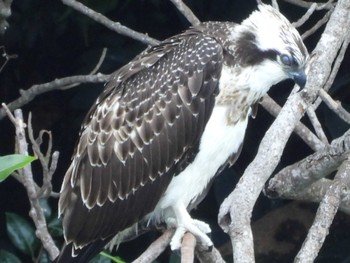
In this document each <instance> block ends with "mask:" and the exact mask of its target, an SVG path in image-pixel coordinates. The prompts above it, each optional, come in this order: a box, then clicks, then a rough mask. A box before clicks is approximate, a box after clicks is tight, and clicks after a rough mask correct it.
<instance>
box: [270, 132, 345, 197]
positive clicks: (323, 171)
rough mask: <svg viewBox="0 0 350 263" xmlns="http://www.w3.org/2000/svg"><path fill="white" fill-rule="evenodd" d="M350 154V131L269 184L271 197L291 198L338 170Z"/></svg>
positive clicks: (280, 173)
mask: <svg viewBox="0 0 350 263" xmlns="http://www.w3.org/2000/svg"><path fill="white" fill-rule="evenodd" d="M349 154H350V130H348V131H347V132H346V133H344V135H343V136H341V137H339V138H338V139H335V140H334V141H333V142H332V143H331V144H330V145H327V146H326V147H325V148H324V149H322V150H320V151H318V152H316V153H314V154H312V155H309V156H308V157H306V158H305V159H303V160H301V161H299V162H297V163H295V164H292V165H290V166H287V167H285V168H284V169H283V170H281V171H280V172H279V173H278V174H276V175H275V176H274V177H273V178H272V179H270V181H269V182H268V184H267V186H266V189H265V192H266V194H267V195H268V196H269V197H273V198H276V197H283V198H285V197H287V196H288V197H290V196H291V195H293V196H295V195H297V194H298V193H300V192H301V191H302V190H304V189H305V188H307V187H309V186H310V185H311V184H313V183H314V182H316V181H317V180H319V179H321V178H324V177H326V176H328V175H329V174H330V173H332V172H333V171H335V170H337V168H338V167H339V165H340V164H341V163H342V162H344V160H345V159H346V158H347V156H348V155H349Z"/></svg>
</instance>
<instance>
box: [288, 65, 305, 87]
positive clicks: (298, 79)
mask: <svg viewBox="0 0 350 263" xmlns="http://www.w3.org/2000/svg"><path fill="white" fill-rule="evenodd" d="M289 77H290V78H291V79H293V80H294V82H295V83H296V84H297V85H298V86H299V87H300V88H304V87H305V84H306V74H305V71H304V69H299V70H298V71H292V72H290V73H289Z"/></svg>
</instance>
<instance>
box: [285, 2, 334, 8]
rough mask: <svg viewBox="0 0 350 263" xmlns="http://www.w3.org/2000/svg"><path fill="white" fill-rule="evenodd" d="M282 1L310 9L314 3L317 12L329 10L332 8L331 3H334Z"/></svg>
mask: <svg viewBox="0 0 350 263" xmlns="http://www.w3.org/2000/svg"><path fill="white" fill-rule="evenodd" d="M284 1H285V2H287V3H290V4H293V5H296V6H300V7H303V8H310V7H311V6H312V5H313V4H314V3H316V4H317V10H321V9H331V8H332V7H333V2H334V1H333V0H330V1H328V2H327V3H317V2H308V1H303V0H284Z"/></svg>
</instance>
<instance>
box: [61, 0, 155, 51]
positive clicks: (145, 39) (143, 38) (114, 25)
mask: <svg viewBox="0 0 350 263" xmlns="http://www.w3.org/2000/svg"><path fill="white" fill-rule="evenodd" d="M62 2H63V3H64V4H66V5H68V6H70V7H72V8H73V9H75V10H77V11H79V12H80V13H82V14H84V15H86V16H88V17H90V18H91V19H93V20H95V21H96V22H98V23H100V24H102V25H104V26H105V27H107V28H109V29H111V30H113V31H115V32H117V33H118V34H121V35H124V36H127V37H130V38H132V39H135V40H138V41H140V42H142V43H144V44H146V45H152V46H153V45H156V44H157V43H158V42H159V41H158V40H156V39H154V38H151V37H149V36H147V35H145V34H142V33H139V32H136V31H134V30H132V29H130V28H128V27H126V26H123V25H122V24H120V23H119V22H113V21H112V20H109V19H108V18H107V17H105V16H104V15H102V14H100V13H97V12H96V11H94V10H92V9H90V8H88V7H87V6H85V5H83V4H82V3H80V2H77V1H75V0H62Z"/></svg>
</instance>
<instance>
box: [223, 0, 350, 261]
mask: <svg viewBox="0 0 350 263" xmlns="http://www.w3.org/2000/svg"><path fill="white" fill-rule="evenodd" d="M349 10H350V1H349V0H339V1H338V3H337V5H336V7H335V9H334V12H333V13H332V15H331V17H330V19H329V22H328V23H327V26H326V28H325V31H324V33H323V35H322V37H321V39H320V41H319V42H318V44H317V46H316V48H315V51H314V52H315V58H314V60H313V61H312V65H311V66H310V71H309V74H308V82H307V84H306V87H305V88H304V89H303V90H302V91H301V92H299V93H296V94H293V95H292V96H290V97H289V99H288V100H287V102H286V104H285V106H284V107H283V108H282V110H281V112H280V114H279V116H278V117H277V118H276V120H275V122H274V123H273V124H272V126H271V127H270V129H269V130H268V131H267V132H266V135H265V137H264V138H263V140H262V142H261V144H260V146H259V149H258V153H257V156H256V157H255V159H254V160H253V162H252V163H251V164H250V165H249V166H248V168H247V169H246V170H245V172H244V175H243V176H242V178H241V179H240V181H239V183H238V184H237V186H236V188H235V189H234V191H233V192H232V193H231V194H230V195H229V196H228V197H227V198H226V199H225V201H224V202H223V203H222V205H221V207H220V212H219V223H220V225H221V227H222V228H223V230H224V231H226V232H228V233H229V234H230V237H231V242H232V248H233V253H234V255H233V260H234V262H254V246H253V236H252V231H251V227H250V217H251V214H252V210H253V207H254V204H255V202H256V200H257V198H258V196H259V194H260V192H261V190H262V189H263V187H264V184H265V182H266V181H267V179H268V178H269V176H270V175H271V174H272V172H273V171H274V170H275V168H276V166H277V164H278V162H279V160H280V158H281V155H282V152H283V150H284V148H285V145H286V143H287V140H288V138H289V136H290V134H291V133H292V131H293V130H294V127H295V125H296V124H297V123H298V121H299V120H300V118H301V117H302V116H303V114H304V113H305V110H306V108H307V107H308V106H309V105H311V104H312V103H313V102H314V101H315V99H316V97H317V94H318V92H319V89H320V88H321V87H323V86H324V85H325V83H326V81H327V78H328V76H329V75H330V72H331V67H332V63H333V61H334V60H335V59H336V57H337V53H338V51H339V50H340V48H341V46H342V45H343V42H344V40H345V38H346V37H347V36H348V35H349V34H350V14H349ZM339 25H342V26H339ZM325 50H327V52H324V51H325ZM276 138H279V139H278V140H276Z"/></svg>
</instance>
